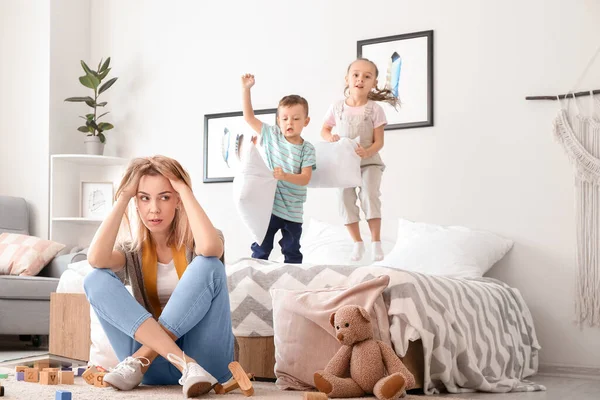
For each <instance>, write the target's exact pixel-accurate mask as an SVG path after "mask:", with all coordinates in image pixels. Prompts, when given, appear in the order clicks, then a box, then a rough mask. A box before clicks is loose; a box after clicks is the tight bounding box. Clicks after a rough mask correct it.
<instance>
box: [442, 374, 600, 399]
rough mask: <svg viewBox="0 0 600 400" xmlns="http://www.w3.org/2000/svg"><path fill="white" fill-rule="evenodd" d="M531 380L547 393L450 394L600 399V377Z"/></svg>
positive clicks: (489, 397)
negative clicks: (545, 389)
mask: <svg viewBox="0 0 600 400" xmlns="http://www.w3.org/2000/svg"><path fill="white" fill-rule="evenodd" d="M531 380H532V381H533V382H535V383H539V384H541V385H544V386H546V388H547V389H548V390H547V391H546V392H531V393H506V394H489V393H464V394H449V395H448V397H453V398H459V399H476V400H480V399H485V400H598V399H600V377H598V379H578V378H562V377H556V376H547V375H537V376H535V377H533V378H531Z"/></svg>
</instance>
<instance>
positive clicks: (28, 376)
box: [25, 368, 40, 382]
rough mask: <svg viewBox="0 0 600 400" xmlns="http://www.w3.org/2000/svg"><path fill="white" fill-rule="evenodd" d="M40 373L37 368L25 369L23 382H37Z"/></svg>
mask: <svg viewBox="0 0 600 400" xmlns="http://www.w3.org/2000/svg"><path fill="white" fill-rule="evenodd" d="M39 381H40V371H39V369H37V368H27V369H26V370H25V382H39Z"/></svg>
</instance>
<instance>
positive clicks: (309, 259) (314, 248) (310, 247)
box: [277, 218, 394, 266]
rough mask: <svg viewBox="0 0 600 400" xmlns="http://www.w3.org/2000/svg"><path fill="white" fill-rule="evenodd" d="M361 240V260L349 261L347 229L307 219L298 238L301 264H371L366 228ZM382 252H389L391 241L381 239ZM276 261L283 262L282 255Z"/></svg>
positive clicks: (369, 238) (349, 247) (351, 244)
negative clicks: (363, 250)
mask: <svg viewBox="0 0 600 400" xmlns="http://www.w3.org/2000/svg"><path fill="white" fill-rule="evenodd" d="M361 235H362V238H363V241H364V242H365V247H366V250H367V251H366V253H365V255H364V257H363V259H362V260H360V261H351V260H350V254H351V253H352V246H353V243H352V239H350V235H349V234H348V230H347V229H346V227H345V226H344V225H343V224H330V223H328V222H323V221H319V220H317V219H313V218H311V219H309V221H308V223H307V224H304V226H303V232H302V237H301V238H300V246H301V247H300V251H301V252H302V255H303V260H302V263H303V264H324V265H356V266H362V265H371V264H373V258H372V255H371V236H370V234H369V233H368V230H367V231H366V232H365V231H361ZM382 246H383V252H384V254H387V253H389V252H390V251H391V250H392V248H393V247H394V243H393V242H391V241H386V240H383V241H382ZM277 261H279V262H283V256H282V257H280V258H278V259H277Z"/></svg>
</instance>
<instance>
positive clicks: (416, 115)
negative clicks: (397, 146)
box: [356, 31, 433, 130]
mask: <svg viewBox="0 0 600 400" xmlns="http://www.w3.org/2000/svg"><path fill="white" fill-rule="evenodd" d="M356 51H357V56H358V57H359V58H367V59H369V60H371V61H373V62H374V63H375V65H376V66H377V69H378V71H379V75H378V77H377V81H378V84H377V86H378V87H379V88H384V87H385V88H388V89H390V90H391V91H392V93H394V95H396V96H397V97H398V98H399V99H400V103H401V105H400V107H399V108H397V109H395V108H394V107H392V106H391V105H389V104H387V103H380V104H381V106H382V107H383V109H384V111H385V115H386V117H387V120H388V125H387V126H386V127H385V130H393V129H407V128H421V127H426V126H433V31H422V32H414V33H405V34H402V35H396V36H386V37H380V38H375V39H367V40H360V41H358V42H357V49H356Z"/></svg>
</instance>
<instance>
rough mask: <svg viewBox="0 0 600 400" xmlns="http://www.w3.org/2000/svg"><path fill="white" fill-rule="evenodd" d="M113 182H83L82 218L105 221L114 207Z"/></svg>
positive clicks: (81, 197)
mask: <svg viewBox="0 0 600 400" xmlns="http://www.w3.org/2000/svg"><path fill="white" fill-rule="evenodd" d="M113 195H114V194H113V183H112V182H81V195H80V197H79V204H80V208H81V210H80V213H79V215H80V216H81V217H82V218H91V219H103V218H104V217H106V216H107V215H108V213H109V212H110V210H111V208H112V205H113Z"/></svg>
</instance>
